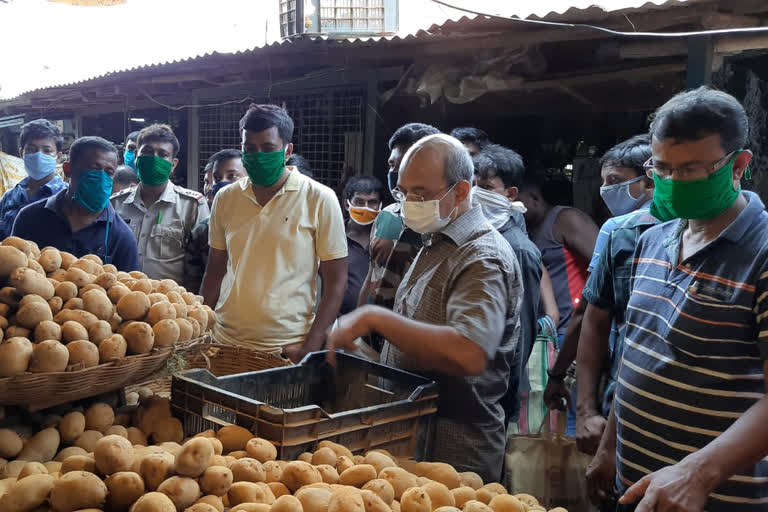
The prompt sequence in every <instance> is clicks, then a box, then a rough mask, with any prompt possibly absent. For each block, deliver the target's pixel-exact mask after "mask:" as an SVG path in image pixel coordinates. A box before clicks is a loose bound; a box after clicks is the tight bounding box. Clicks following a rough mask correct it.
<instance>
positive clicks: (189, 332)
mask: <svg viewBox="0 0 768 512" xmlns="http://www.w3.org/2000/svg"><path fill="white" fill-rule="evenodd" d="M174 321H175V322H176V323H177V324H178V325H179V341H189V340H191V339H192V336H194V334H195V329H194V327H193V326H192V322H190V321H189V320H188V319H186V318H177V319H176V320H174Z"/></svg>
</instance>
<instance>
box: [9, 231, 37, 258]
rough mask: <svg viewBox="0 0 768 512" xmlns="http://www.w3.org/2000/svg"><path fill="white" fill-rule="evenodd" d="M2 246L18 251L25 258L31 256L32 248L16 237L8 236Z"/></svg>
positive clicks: (26, 242)
mask: <svg viewBox="0 0 768 512" xmlns="http://www.w3.org/2000/svg"><path fill="white" fill-rule="evenodd" d="M3 245H4V246H10V247H15V248H16V249H18V250H20V251H21V252H23V253H24V254H26V255H27V256H29V255H30V254H32V246H31V245H30V243H29V242H28V241H26V240H24V239H23V238H19V237H17V236H9V237H7V238H5V239H4V240H3Z"/></svg>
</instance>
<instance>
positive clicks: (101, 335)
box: [88, 320, 112, 347]
mask: <svg viewBox="0 0 768 512" xmlns="http://www.w3.org/2000/svg"><path fill="white" fill-rule="evenodd" d="M110 336H112V327H111V326H110V325H109V322H107V321H106V320H99V321H98V322H96V323H95V324H93V325H91V326H90V327H89V328H88V339H89V341H90V342H91V343H93V344H94V345H96V346H97V347H98V346H99V345H100V344H101V342H102V341H104V340H105V339H107V338H109V337H110Z"/></svg>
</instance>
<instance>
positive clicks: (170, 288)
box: [157, 279, 179, 294]
mask: <svg viewBox="0 0 768 512" xmlns="http://www.w3.org/2000/svg"><path fill="white" fill-rule="evenodd" d="M178 290H179V285H178V284H177V283H176V281H174V280H173V279H163V280H161V281H160V282H159V283H158V285H157V291H158V292H159V293H162V294H167V293H168V292H177V291H178Z"/></svg>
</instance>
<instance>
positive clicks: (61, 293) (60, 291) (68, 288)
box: [55, 281, 77, 302]
mask: <svg viewBox="0 0 768 512" xmlns="http://www.w3.org/2000/svg"><path fill="white" fill-rule="evenodd" d="M55 294H56V296H57V297H61V300H63V301H64V302H67V301H69V300H72V299H74V298H76V297H77V285H76V284H75V283H73V282H71V281H63V282H61V283H59V284H58V285H57V286H56V290H55Z"/></svg>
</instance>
